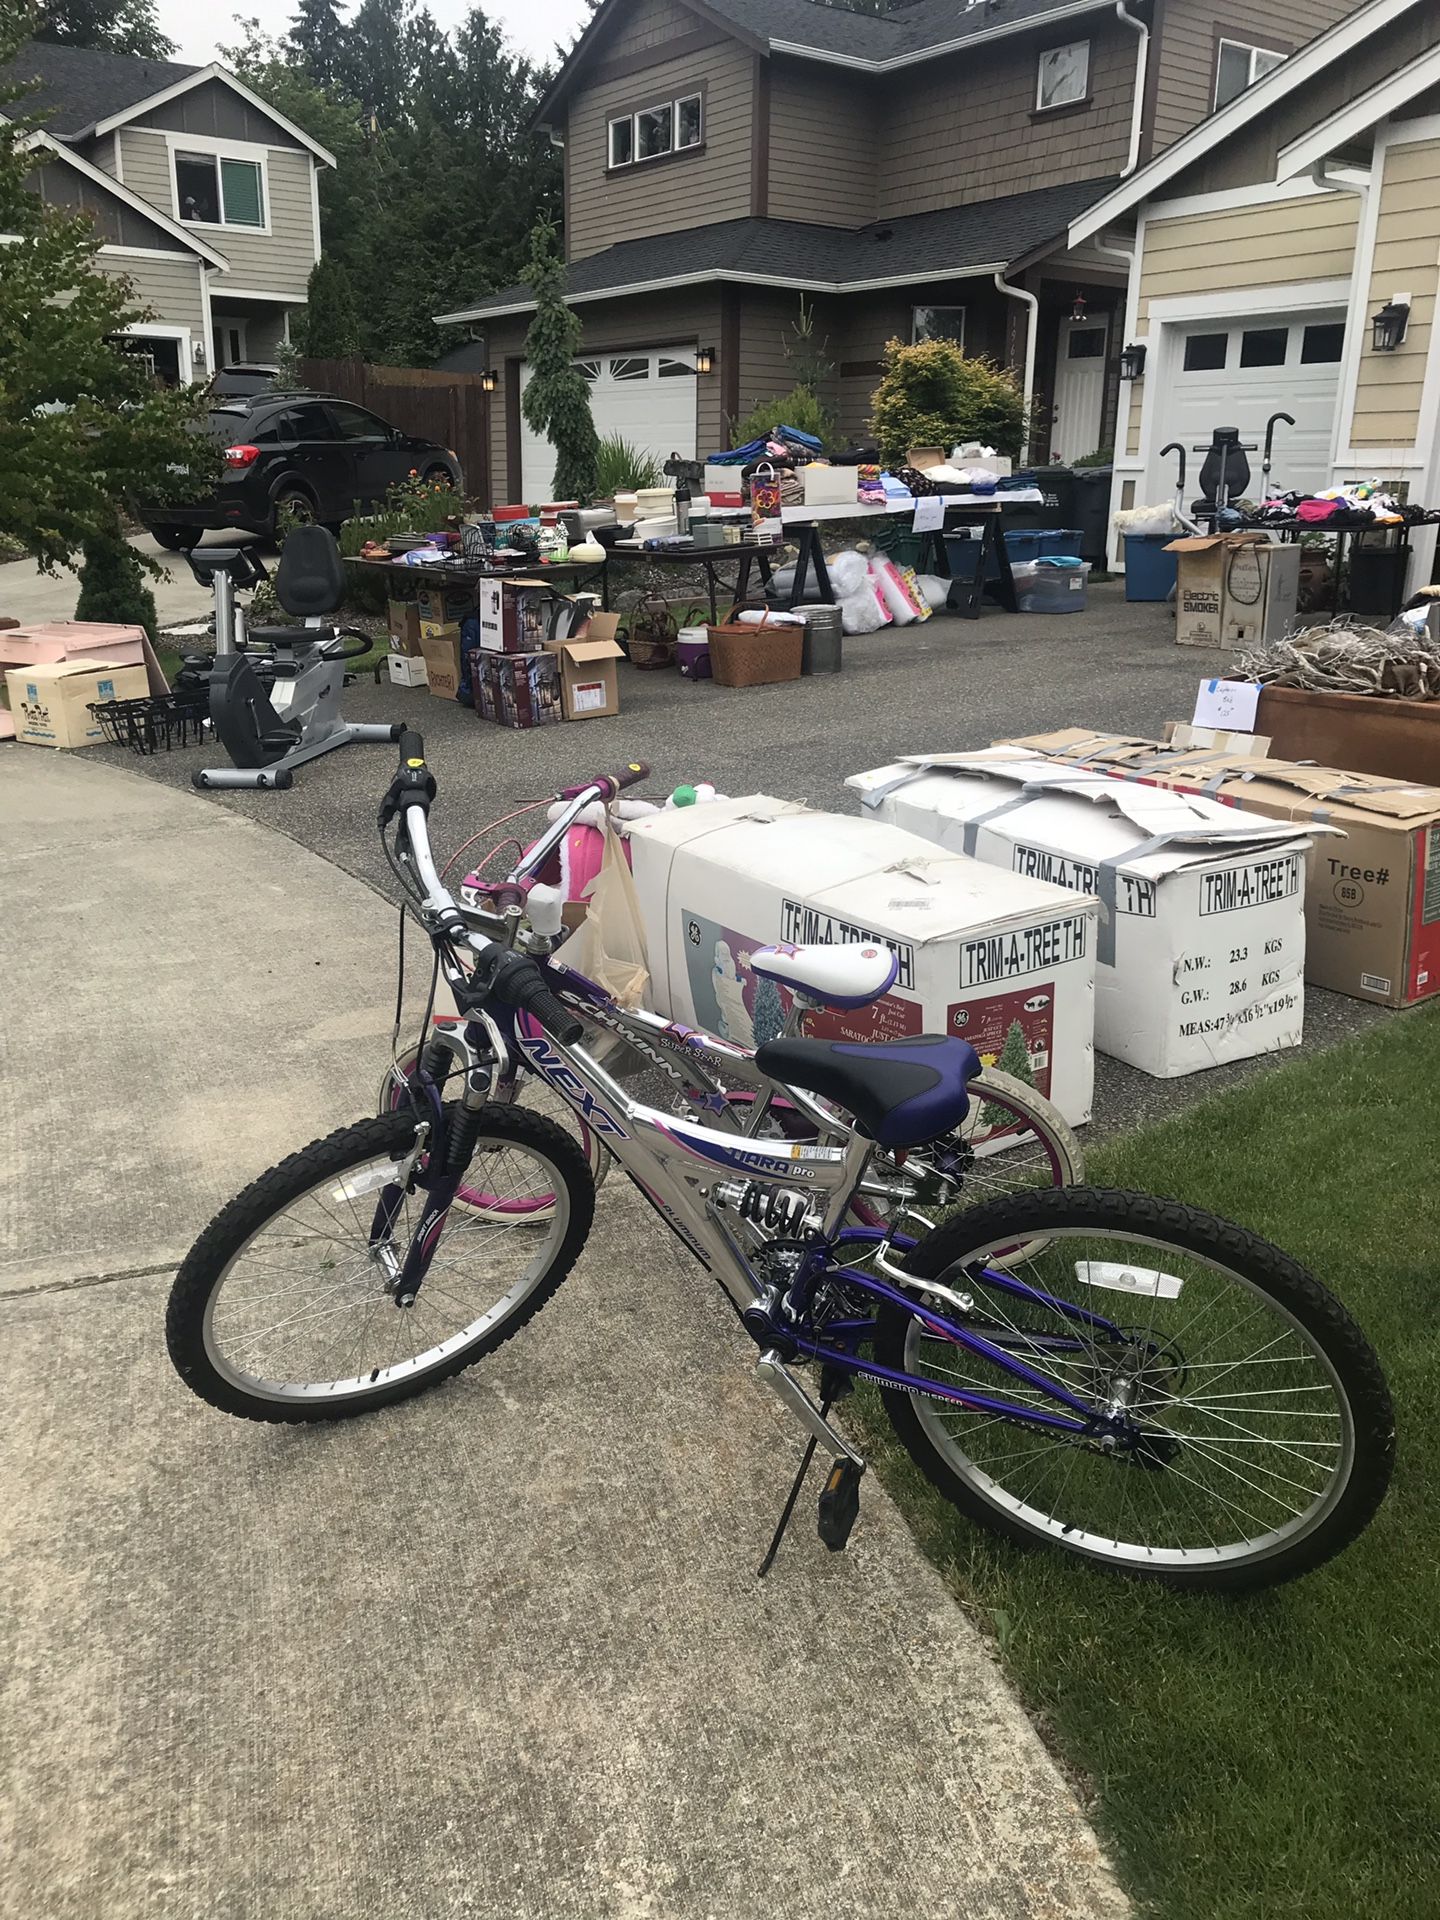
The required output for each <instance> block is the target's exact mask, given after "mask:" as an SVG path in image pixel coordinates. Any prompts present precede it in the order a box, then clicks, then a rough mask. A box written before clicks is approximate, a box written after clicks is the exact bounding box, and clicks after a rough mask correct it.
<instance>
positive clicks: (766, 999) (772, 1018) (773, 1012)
mask: <svg viewBox="0 0 1440 1920" xmlns="http://www.w3.org/2000/svg"><path fill="white" fill-rule="evenodd" d="M754 1017H755V1044H756V1046H757V1047H763V1046H764V1045H765V1042H766V1041H767V1040H778V1039H779V1038H780V1029H781V1028H782V1027H783V1026H784V1025H785V1003H784V1001H783V1000H782V999H781V998H780V989H779V988H778V987H777V986H776V984H775V982H774V981H773V980H766V979H764V978H763V977H762V976H760V975H757V976H756V979H755V1016H754Z"/></svg>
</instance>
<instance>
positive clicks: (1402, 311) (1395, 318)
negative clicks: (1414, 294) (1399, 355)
mask: <svg viewBox="0 0 1440 1920" xmlns="http://www.w3.org/2000/svg"><path fill="white" fill-rule="evenodd" d="M1409 324H1410V305H1409V302H1408V301H1405V300H1388V301H1387V302H1386V303H1385V305H1384V306H1383V307H1381V309H1380V311H1379V312H1378V313H1377V314H1376V315H1375V318H1374V319H1373V320H1372V321H1371V322H1370V325H1371V328H1372V329H1373V331H1374V336H1375V351H1376V353H1393V352H1394V351H1395V349H1396V348H1397V347H1398V346H1399V345H1400V343H1401V341H1402V340H1403V339H1404V338H1405V330H1406V328H1407V327H1408V326H1409Z"/></svg>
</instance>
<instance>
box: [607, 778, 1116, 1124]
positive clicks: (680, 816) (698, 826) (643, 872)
mask: <svg viewBox="0 0 1440 1920" xmlns="http://www.w3.org/2000/svg"><path fill="white" fill-rule="evenodd" d="M629 843H630V851H631V858H632V864H633V869H634V874H635V884H636V888H637V890H638V893H639V898H640V907H641V913H642V916H643V918H644V922H645V931H646V937H647V942H648V946H649V957H650V967H651V973H652V991H653V995H654V1005H655V1007H656V1009H657V1011H659V1012H661V1013H664V1014H667V1015H668V1016H669V1017H670V1018H671V1019H676V1020H684V1021H687V1022H690V1023H692V1024H694V1025H697V1026H702V1027H707V1028H709V1029H710V1030H711V1031H712V1032H716V1033H719V1034H721V1035H722V1036H723V1037H726V1038H728V1039H730V1040H733V1041H736V1042H738V1043H740V1044H742V1045H745V1046H751V1045H754V1044H755V1043H756V1042H758V1041H762V1040H765V1039H767V1038H769V1037H770V1035H771V1034H772V1033H774V1032H775V1031H776V1030H778V1027H779V1024H780V1022H781V1020H782V1019H783V1018H784V1015H785V1012H786V1010H787V1008H788V1005H789V1000H788V996H787V995H786V994H785V993H784V992H782V991H780V990H779V989H776V991H775V992H773V993H772V992H770V991H769V990H768V989H767V988H766V986H765V984H764V983H763V982H758V981H757V980H756V978H755V975H754V973H753V971H752V969H751V966H750V959H749V956H750V954H751V952H752V951H753V949H754V948H756V947H758V946H765V945H769V944H770V943H772V942H774V941H777V940H783V941H790V942H793V943H795V944H797V945H801V944H827V943H831V942H844V941H852V940H858V941H877V942H879V943H880V944H881V945H884V946H888V947H890V948H892V949H893V951H894V952H895V954H896V955H897V957H898V959H899V962H900V971H899V974H898V977H897V979H896V983H895V986H894V987H893V988H892V990H891V991H890V992H889V993H888V994H886V995H885V997H884V999H882V1000H879V1001H877V1002H876V1003H875V1004H874V1005H873V1006H869V1007H860V1008H857V1009H855V1010H854V1011H852V1012H840V1011H835V1012H822V1013H815V1014H811V1015H810V1016H808V1018H807V1023H806V1024H807V1030H808V1031H809V1032H811V1033H813V1034H816V1035H818V1036H820V1037H824V1038H832V1039H839V1040H849V1041H863V1040H895V1039H900V1038H903V1037H905V1036H907V1035H911V1034H918V1033H951V1034H957V1035H960V1036H961V1037H962V1038H965V1039H968V1040H969V1041H970V1042H971V1044H972V1045H973V1046H974V1048H975V1050H976V1052H977V1053H979V1055H980V1056H981V1058H982V1059H983V1060H987V1061H989V1062H992V1063H993V1062H994V1061H995V1060H996V1059H998V1058H999V1056H1000V1054H1001V1053H1002V1051H1004V1049H1005V1048H1006V1046H1007V1043H1008V1045H1009V1047H1010V1049H1011V1052H1010V1058H1011V1059H1012V1060H1013V1059H1014V1058H1015V1055H1016V1052H1017V1050H1018V1049H1019V1048H1020V1047H1021V1046H1023V1047H1024V1049H1025V1053H1026V1057H1027V1062H1028V1065H1027V1069H1026V1070H1027V1071H1028V1073H1029V1076H1030V1078H1031V1080H1032V1081H1033V1083H1034V1084H1035V1086H1036V1087H1038V1088H1039V1090H1040V1091H1041V1092H1042V1093H1044V1094H1046V1095H1048V1097H1049V1098H1050V1099H1051V1100H1053V1101H1054V1102H1055V1104H1056V1105H1057V1106H1058V1107H1059V1108H1060V1110H1061V1112H1062V1113H1063V1114H1064V1115H1065V1118H1066V1119H1067V1120H1069V1121H1070V1122H1071V1124H1072V1125H1079V1124H1080V1123H1081V1122H1082V1121H1084V1120H1087V1119H1088V1118H1089V1116H1090V1101H1091V1093H1092V1087H1093V1079H1094V1051H1093V1045H1092V1028H1093V1018H1094V993H1095V932H1096V922H1095V913H1096V903H1095V901H1094V900H1092V899H1077V898H1076V897H1075V895H1074V894H1069V893H1064V892H1062V891H1061V889H1060V888H1058V887H1054V886H1050V885H1048V884H1047V883H1046V882H1044V881H1042V880H1031V879H1027V878H1024V877H1023V876H1021V875H1020V874H1015V873H1005V872H1002V871H1000V870H999V869H998V868H996V867H990V866H983V865H981V864H980V863H979V862H978V861H975V860H969V859H966V858H965V857H963V856H962V855H959V854H951V853H940V852H938V851H937V850H936V849H935V848H934V847H933V846H930V845H928V844H927V843H926V842H925V841H922V840H919V839H917V838H916V837H915V835H914V834H909V833H902V832H901V831H900V830H899V829H898V828H894V827H882V826H877V825H873V824H869V823H867V822H865V821H861V820H856V819H854V818H852V817H851V816H849V815H846V814H831V813H815V812H812V811H811V810H810V809H809V808H808V807H803V806H799V805H797V804H795V803H794V802H791V801H786V800H774V799H770V798H769V797H767V796H766V795H764V794H753V795H751V796H749V797H748V798H745V799H739V800H716V801H713V802H711V803H709V804H708V805H706V806H703V807H679V808H672V809H670V810H668V811H666V812H663V813H657V814H651V815H648V816H647V817H646V818H644V819H642V820H636V821H633V822H631V823H630V827H629ZM1017 1028H1018V1029H1019V1032H1018V1034H1017V1033H1016V1029H1017ZM996 1144H997V1145H999V1144H1003V1137H997V1140H996Z"/></svg>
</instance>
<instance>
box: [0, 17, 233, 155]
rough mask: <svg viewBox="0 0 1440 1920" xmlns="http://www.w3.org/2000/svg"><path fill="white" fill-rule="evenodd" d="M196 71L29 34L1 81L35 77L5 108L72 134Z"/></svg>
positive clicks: (62, 136) (61, 136)
mask: <svg viewBox="0 0 1440 1920" xmlns="http://www.w3.org/2000/svg"><path fill="white" fill-rule="evenodd" d="M196 71H197V69H196V68H195V67H185V66H180V65H178V64H177V63H176V62H175V61H173V60H136V59H133V58H132V57H131V56H130V55H129V54H124V53H106V52H104V51H102V50H101V49H100V48H98V47H67V46H52V45H50V44H49V43H48V42H46V41H43V40H31V41H27V42H26V44H25V45H24V46H23V47H22V48H21V49H20V51H19V53H17V54H16V56H15V58H14V59H13V60H12V61H10V62H9V63H8V65H6V66H3V67H0V87H6V88H8V87H11V86H16V85H21V86H23V85H25V84H26V83H27V82H38V83H39V84H38V86H36V87H34V88H33V90H31V91H27V92H26V93H24V94H22V95H21V97H20V98H19V99H17V100H12V101H7V102H6V106H5V111H6V112H8V113H10V114H11V115H14V116H18V117H23V118H24V119H27V120H30V119H38V120H39V121H40V122H41V124H42V125H43V126H44V128H45V131H46V132H47V133H49V134H53V135H54V137H55V138H56V139H57V140H76V139H79V138H80V137H81V135H83V134H86V133H88V132H89V131H90V129H91V128H92V127H93V126H94V125H95V123H96V122H97V121H98V120H104V119H107V118H108V117H109V115H110V114H112V113H122V112H123V111H124V110H125V108H126V107H132V106H134V105H135V104H136V102H137V101H140V100H148V99H149V98H150V96H151V95H152V94H155V93H163V92H164V90H165V88H166V87H173V86H174V85H175V83H176V81H177V80H187V79H188V78H189V77H190V75H191V74H192V73H195V72H196Z"/></svg>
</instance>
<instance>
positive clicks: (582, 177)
mask: <svg viewBox="0 0 1440 1920" xmlns="http://www.w3.org/2000/svg"><path fill="white" fill-rule="evenodd" d="M697 91H703V93H704V95H705V107H704V146H703V148H701V149H700V150H699V151H697V152H694V153H688V154H677V155H674V156H670V157H666V158H662V159H659V160H652V161H649V162H640V163H637V164H635V165H633V166H630V167H623V168H619V169H617V170H616V171H614V172H609V171H607V168H608V162H609V157H610V156H609V151H608V144H607V143H608V138H609V134H608V125H609V122H610V120H611V119H613V118H618V117H619V116H620V115H621V114H625V113H633V112H635V111H637V110H638V109H639V108H641V107H645V106H649V105H652V104H654V103H655V102H657V101H662V100H677V99H679V98H680V97H681V96H682V95H684V94H687V93H695V92H697ZM754 92H755V61H754V58H753V56H752V55H751V54H750V53H749V52H747V51H746V49H745V48H744V47H742V46H740V45H739V43H738V42H736V41H723V42H720V43H717V44H715V45H712V46H707V47H704V48H702V49H701V50H700V51H699V52H697V53H693V54H687V55H683V56H681V57H680V58H679V59H672V60H660V61H657V63H656V64H655V65H654V66H653V67H646V68H644V69H643V70H641V71H640V72H637V73H629V74H623V75H621V76H620V77H619V78H618V79H612V80H605V81H602V82H601V83H600V84H599V85H598V86H593V87H588V88H584V89H582V90H579V91H577V92H576V94H575V95H574V97H573V98H572V100H571V103H570V115H569V124H568V127H567V130H566V136H565V139H566V155H565V166H566V173H567V175H568V189H567V194H566V250H567V253H568V255H569V257H570V258H571V259H572V260H579V259H583V258H584V257H585V256H586V255H588V254H592V253H600V252H603V250H604V249H605V248H606V247H613V246H614V245H615V244H616V243H617V241H621V240H634V239H637V238H639V237H640V236H641V235H643V234H650V233H670V232H675V231H678V230H679V229H681V228H684V227H697V226H708V225H712V224H713V223H714V222H716V221H719V220H740V219H744V218H746V217H747V216H748V214H749V212H750V195H751V171H752V161H751V134H752V122H753V108H754Z"/></svg>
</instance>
